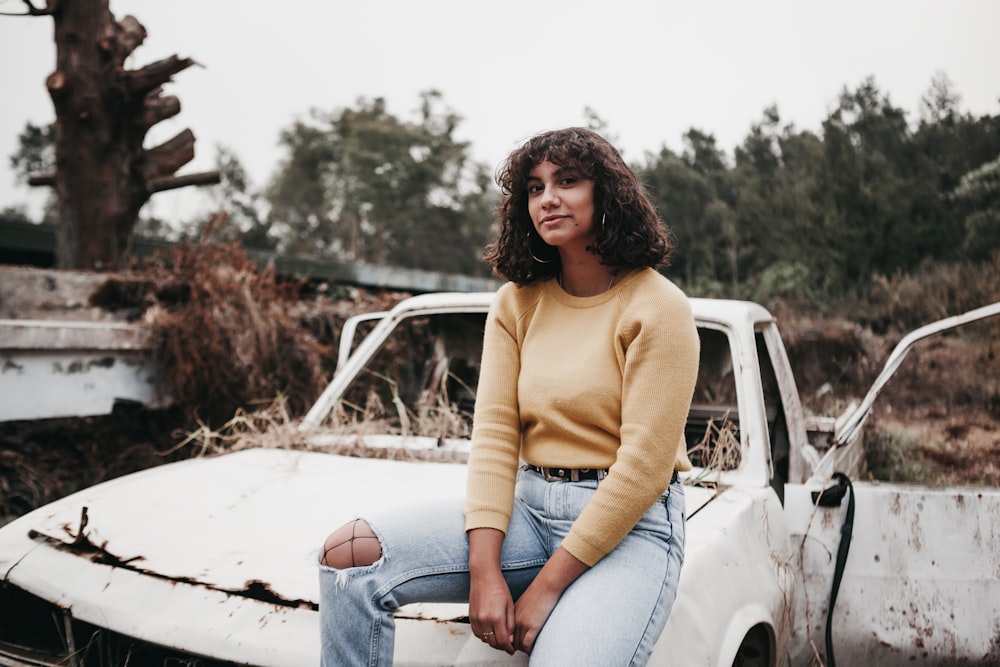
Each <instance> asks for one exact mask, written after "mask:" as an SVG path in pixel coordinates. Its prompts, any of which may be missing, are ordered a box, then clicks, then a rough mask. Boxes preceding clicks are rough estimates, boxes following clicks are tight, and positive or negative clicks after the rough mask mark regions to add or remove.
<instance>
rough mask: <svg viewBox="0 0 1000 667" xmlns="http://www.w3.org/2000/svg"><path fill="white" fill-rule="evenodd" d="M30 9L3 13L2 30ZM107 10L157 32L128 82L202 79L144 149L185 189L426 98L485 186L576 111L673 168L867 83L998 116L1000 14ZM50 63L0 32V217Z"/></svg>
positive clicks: (159, 5)
mask: <svg viewBox="0 0 1000 667" xmlns="http://www.w3.org/2000/svg"><path fill="white" fill-rule="evenodd" d="M36 4H44V3H42V2H41V0H37V1H36ZM23 7H24V5H23V2H22V1H21V0H0V11H3V12H20V11H23ZM111 10H112V12H113V13H114V14H115V16H116V17H118V18H121V17H123V16H125V15H126V14H132V15H134V16H135V17H136V18H138V19H139V21H140V22H141V23H142V24H143V25H145V27H146V29H147V31H148V33H149V36H148V37H147V39H146V42H145V43H144V44H143V45H142V46H141V47H140V48H139V49H137V50H136V52H135V53H134V54H133V56H132V58H131V60H130V61H129V63H128V65H129V66H130V67H135V68H138V67H141V66H143V65H145V64H148V63H150V62H152V61H155V60H158V59H160V58H164V57H167V56H169V55H172V54H177V55H179V56H182V57H191V58H194V59H195V60H196V61H198V62H199V63H200V64H201V65H202V67H198V68H192V69H189V70H186V71H184V72H181V73H180V74H178V75H176V76H175V78H174V82H173V83H171V84H168V86H167V91H166V92H167V94H171V95H176V96H178V97H179V98H180V101H181V105H182V110H181V113H180V115H179V116H178V117H176V118H175V119H171V120H169V121H165V122H163V123H161V124H159V125H157V126H156V127H155V128H154V129H153V131H152V132H151V134H150V137H149V139H148V140H147V145H151V144H152V143H156V142H159V141H162V140H164V139H166V138H168V137H170V136H172V135H173V134H175V133H176V132H178V131H180V130H182V129H184V128H190V129H191V130H192V131H194V133H195V136H196V137H197V139H198V141H197V148H196V151H197V157H196V158H195V161H194V162H192V163H190V164H188V165H187V166H186V167H184V168H183V169H182V170H181V173H185V172H193V171H202V170H207V169H211V168H212V167H213V156H214V147H215V145H217V144H221V145H224V146H226V147H227V148H230V149H231V150H233V151H234V152H235V153H236V154H237V155H238V156H239V158H240V159H241V160H242V161H243V163H244V166H246V168H247V169H248V171H249V172H250V175H251V177H252V179H253V182H254V185H255V186H258V187H260V186H263V185H264V184H265V182H266V180H267V178H268V177H269V176H270V174H271V173H272V171H273V169H274V166H275V164H276V162H277V161H278V159H279V158H280V157H281V153H280V151H279V149H278V146H277V141H278V135H279V132H280V131H281V130H282V129H283V128H285V127H287V126H288V125H289V124H291V123H292V122H293V120H294V119H295V118H296V117H302V116H304V115H306V114H307V113H308V111H309V109H311V108H320V109H324V110H334V109H338V108H341V107H345V106H351V105H353V104H354V103H355V101H356V100H357V98H358V97H360V96H365V97H384V98H385V99H386V101H387V103H388V108H389V110H390V111H391V112H393V113H395V114H396V115H397V116H400V117H403V118H405V119H411V118H414V117H413V116H412V115H411V114H412V113H413V111H414V110H415V109H416V108H417V105H418V103H419V97H418V96H419V93H420V91H422V90H427V89H430V88H436V89H439V90H440V91H442V92H443V94H444V100H445V102H446V103H447V105H448V106H450V107H451V108H452V109H453V110H454V111H455V112H457V113H458V114H460V115H461V116H462V117H463V118H464V121H463V122H462V124H461V125H460V126H459V129H458V132H457V134H458V136H459V138H460V139H464V140H468V141H470V142H471V144H472V149H473V154H474V157H476V159H478V160H481V161H483V162H486V163H487V164H488V165H489V166H490V168H491V169H492V168H495V167H496V165H497V164H498V163H499V162H500V161H501V160H502V159H503V158H504V156H505V155H506V154H507V152H508V151H509V150H510V149H511V148H512V147H514V146H515V145H516V144H518V143H519V142H520V141H521V140H523V139H524V138H526V137H528V136H530V135H531V134H534V133H535V132H536V131H538V130H541V129H548V128H553V127H561V126H566V125H575V124H582V123H583V122H584V114H583V110H584V108H585V107H591V108H592V109H594V110H595V111H596V112H597V113H598V115H600V116H601V117H602V118H603V119H604V120H605V121H607V123H608V125H609V130H610V132H611V134H613V135H614V136H615V137H616V138H617V139H618V145H619V147H620V148H621V149H622V150H623V152H624V153H625V157H626V159H629V160H638V159H640V158H641V157H642V156H643V154H644V153H645V152H646V151H657V150H659V148H660V147H661V146H663V145H666V146H668V147H670V148H671V149H673V150H675V151H680V150H681V149H682V148H683V144H682V135H683V134H684V133H685V132H686V131H687V130H688V129H689V128H692V127H695V128H698V129H700V130H702V131H705V132H708V133H711V134H714V135H715V137H716V139H717V141H718V145H719V146H720V147H721V148H723V149H724V150H725V151H726V152H727V153H729V154H730V155H731V153H732V149H733V148H734V147H735V146H736V145H738V144H739V143H740V142H741V141H742V140H743V138H744V137H745V136H746V134H747V132H748V131H749V129H750V126H751V124H752V123H754V122H756V121H758V120H759V119H760V118H761V117H762V112H763V110H764V109H765V107H767V106H769V105H772V104H773V105H776V106H777V108H778V111H779V113H780V114H781V118H782V121H783V123H793V124H794V125H795V126H796V127H797V128H799V129H809V130H818V129H819V124H820V122H821V120H822V119H823V118H824V117H825V116H826V115H827V114H828V113H829V111H830V110H831V108H833V106H834V105H835V103H836V99H837V96H838V93H839V92H840V91H841V90H842V89H843V88H844V87H845V86H846V87H848V88H850V89H852V90H853V89H854V88H856V87H857V86H858V84H860V83H861V82H863V81H864V80H865V78H866V77H869V76H872V77H874V78H875V81H876V83H877V84H878V86H879V87H880V89H881V90H882V91H883V92H884V93H887V94H888V95H889V96H890V98H891V100H892V102H893V103H894V104H895V105H896V106H899V107H902V108H904V109H906V110H907V111H908V113H909V117H910V119H911V121H912V120H916V119H917V117H918V110H919V103H920V99H921V97H922V96H923V95H924V93H925V92H926V91H927V89H928V87H929V86H930V84H931V80H932V78H933V77H934V76H935V75H936V74H937V73H939V72H943V73H944V74H946V75H947V76H948V78H949V79H950V80H951V81H952V83H953V84H954V89H955V91H956V92H958V93H959V94H960V95H961V98H962V99H961V104H960V107H961V109H962V110H963V111H966V112H969V113H972V114H975V115H982V114H987V113H989V114H997V113H1000V66H998V63H1000V1H998V0H840V1H839V2H836V3H832V2H823V3H820V2H809V1H804V0H763V1H752V0H742V1H740V0H698V1H695V0H684V1H683V2H675V1H664V0H614V1H611V2H608V1H602V2H597V1H595V0H576V1H575V2H551V1H547V0H507V1H506V2H488V3H487V2H474V1H472V0H465V1H460V0H423V1H422V2H417V1H411V0H382V1H377V0H356V1H354V2H349V3H348V2H340V1H339V0H329V1H321V0H314V1H313V2H305V1H303V0H286V1H284V2H268V3H265V2H261V1H259V0H160V1H155V2H154V1H151V0H146V1H145V2H143V1H142V0H112V1H111ZM54 61H55V47H54V45H53V42H52V21H51V19H49V18H46V17H39V18H30V17H29V18H20V17H18V18H12V17H4V16H0V63H2V64H0V208H2V207H4V206H9V205H15V204H19V203H23V202H26V201H28V200H29V194H30V193H29V188H27V187H26V186H15V181H14V174H13V171H12V170H11V169H10V167H9V156H10V155H11V154H12V153H13V152H14V151H15V150H16V148H17V135H18V134H19V132H20V131H21V130H22V129H23V127H24V124H25V123H26V122H27V121H29V120H30V121H32V122H34V123H36V124H41V123H47V122H51V121H52V120H53V119H54V113H53V111H52V105H51V101H50V100H49V98H48V95H47V93H46V91H45V87H44V80H45V77H46V75H47V74H48V73H49V72H50V71H51V70H52V69H53V66H54ZM181 192H182V191H178V192H177V193H162V194H159V195H156V196H154V198H153V200H152V201H153V204H152V207H153V208H152V212H154V213H155V214H156V215H158V216H163V217H170V216H172V215H174V214H179V212H181V211H184V210H187V207H189V205H190V195H188V196H187V197H186V198H185V197H183V196H182V195H181ZM184 201H186V202H188V203H187V204H184V203H181V202H184ZM149 206H150V205H147V209H146V212H147V213H149V212H150V208H149Z"/></svg>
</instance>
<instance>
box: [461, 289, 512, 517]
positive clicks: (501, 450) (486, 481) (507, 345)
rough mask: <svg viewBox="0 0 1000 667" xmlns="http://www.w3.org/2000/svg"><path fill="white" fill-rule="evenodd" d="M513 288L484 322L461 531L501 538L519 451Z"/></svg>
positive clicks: (497, 301)
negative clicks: (492, 531) (493, 532)
mask: <svg viewBox="0 0 1000 667" xmlns="http://www.w3.org/2000/svg"><path fill="white" fill-rule="evenodd" d="M514 289H515V288H514V286H513V285H511V284H507V285H506V286H505V287H503V288H501V290H500V292H499V293H498V294H497V297H496V299H495V301H494V304H493V306H492V307H491V308H490V312H489V314H488V315H487V318H486V329H485V332H484V336H483V356H482V363H481V366H480V374H479V386H478V389H477V390H476V408H475V416H474V419H473V427H472V448H471V452H470V455H469V469H468V477H467V482H466V496H465V529H466V530H472V529H474V528H496V529H497V530H501V531H503V532H504V533H506V532H507V526H508V524H509V522H510V516H511V512H512V511H513V507H514V483H515V481H516V479H517V466H518V457H519V454H520V449H521V423H520V416H519V409H518V400H517V382H518V376H519V374H520V367H521V364H520V353H519V346H518V342H517V321H518V312H517V308H516V307H515V304H516V302H515V299H514V296H513V292H514Z"/></svg>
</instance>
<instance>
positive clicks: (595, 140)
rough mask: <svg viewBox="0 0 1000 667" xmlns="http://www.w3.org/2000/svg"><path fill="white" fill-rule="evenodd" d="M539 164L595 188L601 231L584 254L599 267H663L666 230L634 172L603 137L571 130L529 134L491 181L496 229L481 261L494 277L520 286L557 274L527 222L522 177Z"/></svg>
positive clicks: (553, 257)
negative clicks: (590, 254) (546, 163)
mask: <svg viewBox="0 0 1000 667" xmlns="http://www.w3.org/2000/svg"><path fill="white" fill-rule="evenodd" d="M546 160H548V161H549V162H551V163H553V164H556V165H559V166H560V167H563V168H568V169H572V170H574V171H576V172H579V175H580V176H581V177H583V178H586V179H590V180H593V181H594V208H595V211H597V212H598V214H599V215H601V216H602V219H603V220H604V224H595V226H594V243H593V245H591V246H590V247H589V248H588V250H589V251H590V252H593V253H594V254H596V255H597V256H598V257H600V259H601V263H602V264H605V265H607V266H611V267H614V268H615V270H622V269H629V268H636V267H645V266H648V267H654V268H655V267H658V266H665V265H666V264H667V258H668V257H669V255H670V251H671V249H672V245H671V243H670V239H669V230H668V229H667V227H666V225H665V224H664V223H663V221H662V220H661V219H660V217H659V215H657V213H656V208H655V207H654V206H653V204H652V202H651V201H650V200H649V197H648V196H647V194H646V191H645V189H644V188H643V186H642V184H641V183H640V182H639V179H638V178H636V175H635V173H634V172H633V171H632V170H631V169H630V168H629V166H628V165H627V164H625V161H624V160H623V159H622V156H621V154H620V153H619V152H618V150H617V149H615V147H614V146H612V145H611V144H610V143H608V141H607V140H606V139H604V138H603V137H602V136H600V135H599V134H597V133H596V132H594V131H592V130H588V129H584V128H580V127H570V128H566V129H563V130H552V131H550V132H543V133H541V134H538V135H535V136H534V137H532V138H531V139H529V140H528V141H527V142H525V143H524V144H523V145H522V146H521V147H519V148H517V149H515V150H514V151H513V152H512V153H511V154H510V155H509V156H508V157H507V160H506V162H504V164H503V165H502V166H501V168H500V170H499V172H498V174H497V184H498V185H499V186H500V202H499V204H498V206H497V217H498V218H499V221H498V222H499V229H498V230H497V234H496V238H495V239H494V240H493V241H492V242H491V243H490V244H489V245H488V246H486V254H485V256H484V259H485V260H486V261H487V262H488V263H489V264H491V265H492V266H493V270H494V272H495V273H496V274H497V275H498V276H500V277H502V278H504V279H506V280H510V281H513V282H515V283H518V284H522V285H526V284H530V283H533V282H535V281H538V280H546V279H548V278H552V277H554V276H556V275H557V274H558V273H559V271H560V263H559V253H558V251H557V250H556V249H555V248H553V247H552V246H550V245H548V244H546V243H545V242H544V241H542V240H541V238H539V237H538V234H537V233H535V231H534V229H535V226H534V224H532V222H531V217H530V216H529V215H528V188H527V181H528V173H529V172H530V171H531V170H532V169H533V168H534V167H535V165H537V164H540V163H541V162H544V161H546ZM595 222H596V221H595Z"/></svg>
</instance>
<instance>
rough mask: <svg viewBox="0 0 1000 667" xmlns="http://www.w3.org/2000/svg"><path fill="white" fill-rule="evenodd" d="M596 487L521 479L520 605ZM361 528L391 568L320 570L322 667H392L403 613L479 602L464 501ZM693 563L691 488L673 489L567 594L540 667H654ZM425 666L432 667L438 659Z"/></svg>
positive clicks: (526, 474)
mask: <svg viewBox="0 0 1000 667" xmlns="http://www.w3.org/2000/svg"><path fill="white" fill-rule="evenodd" d="M598 483H599V482H597V481H594V480H585V481H580V482H547V481H545V479H544V478H543V477H542V476H541V475H539V474H538V473H537V472H533V471H524V470H522V471H520V472H519V473H518V480H517V487H516V493H515V500H514V512H513V514H512V516H511V521H510V525H509V527H508V530H507V535H506V537H505V538H504V542H503V548H502V551H501V557H500V560H501V568H502V570H503V574H504V577H505V579H506V580H507V584H508V585H509V586H510V590H511V593H512V595H513V596H514V599H515V600H516V599H517V598H518V596H519V595H520V594H521V593H522V592H524V590H525V589H526V588H527V587H528V584H530V583H531V581H532V580H533V579H534V577H535V575H536V574H537V573H538V571H539V569H540V568H541V567H542V565H543V564H544V563H545V561H546V560H547V559H548V558H549V556H550V555H551V554H552V553H553V552H554V551H555V550H556V548H557V547H558V546H559V544H560V543H561V541H562V539H563V537H565V535H566V534H567V533H568V532H569V529H570V526H572V524H573V521H574V520H575V519H576V517H577V516H578V515H579V514H580V512H581V510H582V509H583V507H584V505H585V504H586V503H587V501H588V500H589V498H590V496H591V495H592V494H593V491H594V489H595V488H596V487H597V484H598ZM363 518H365V520H367V521H368V523H369V524H370V525H371V527H372V529H373V530H374V531H375V534H376V535H378V537H379V540H380V541H381V545H382V558H381V559H380V560H378V561H377V562H376V563H375V564H373V565H371V566H364V567H353V568H348V569H345V570H336V569H333V568H330V567H326V566H324V565H319V569H320V574H319V577H320V606H319V613H320V629H321V641H322V646H321V649H322V665H323V666H324V667H333V666H348V665H349V666H352V667H353V666H361V665H365V666H380V667H388V666H389V665H392V664H393V651H394V642H395V621H394V618H393V614H394V612H395V610H396V609H397V608H399V607H400V606H401V605H405V604H411V603H414V602H429V603H433V602H467V601H468V599H469V562H468V561H469V545H468V539H467V537H466V534H465V517H464V515H463V511H462V503H461V501H459V502H452V503H441V504H436V505H430V506H426V505H424V506H421V505H420V504H416V505H414V506H411V507H405V508H400V509H399V511H397V512H393V513H391V514H385V515H379V516H375V515H372V516H365V517H363ZM683 554H684V489H683V486H682V485H681V483H680V482H674V483H673V484H671V485H670V487H669V488H668V489H667V491H666V492H665V493H664V494H663V496H662V497H661V498H660V499H659V500H658V501H657V502H656V503H654V504H653V506H652V507H651V508H649V510H647V511H646V513H645V514H644V515H643V517H642V518H641V519H640V520H639V522H638V523H637V524H636V526H635V528H633V529H632V531H631V532H630V533H629V534H628V535H627V536H626V537H625V538H624V539H623V540H622V541H621V542H620V543H619V544H618V546H617V547H615V549H614V550H613V551H612V552H611V553H610V554H608V555H607V556H605V557H604V558H603V559H601V560H600V561H598V563H597V564H596V565H595V566H594V567H593V568H591V569H590V570H588V571H587V572H585V573H584V574H583V575H582V576H581V577H580V578H579V579H577V580H576V581H575V582H574V583H573V584H572V585H571V586H570V587H569V588H567V589H566V591H565V593H563V596H562V597H561V598H560V600H559V604H557V605H556V607H555V609H554V610H553V612H552V614H551V615H550V616H549V619H548V620H547V621H546V623H545V625H544V626H543V628H542V631H541V633H540V634H539V635H538V638H537V640H536V642H535V645H534V648H533V650H532V653H531V664H534V665H553V666H555V665H574V666H577V665H595V666H600V667H607V666H609V665H611V666H614V667H619V666H624V665H644V664H645V663H646V662H647V660H648V659H649V655H650V653H651V652H652V650H653V645H654V644H655V643H656V640H657V639H658V638H659V636H660V633H661V632H662V630H663V627H664V625H665V624H666V622H667V616H668V614H669V613H670V608H671V606H672V605H673V602H674V598H675V597H676V595H677V582H678V578H679V576H680V569H681V563H682V561H683ZM471 641H478V639H475V638H473V639H471ZM431 650H432V649H431ZM407 657H409V658H416V657H417V656H414V655H412V654H410V655H408V656H407ZM421 657H423V656H421ZM497 657H498V658H501V657H506V656H505V655H504V654H502V653H498V655H497ZM427 660H428V661H429V662H433V656H427Z"/></svg>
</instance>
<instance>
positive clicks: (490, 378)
mask: <svg viewBox="0 0 1000 667" xmlns="http://www.w3.org/2000/svg"><path fill="white" fill-rule="evenodd" d="M698 351H699V341H698V333H697V329H696V327H695V324H694V319H693V317H692V314H691V307H690V304H689V303H688V301H687V298H686V297H685V296H684V294H683V293H682V292H681V291H680V289H678V288H677V287H676V286H675V285H674V284H673V283H672V282H670V281H669V280H668V279H667V278H665V277H663V276H662V275H660V274H659V273H658V272H656V271H655V270H653V269H640V270H636V271H633V272H632V273H630V274H628V275H626V276H625V277H624V278H622V279H621V280H620V281H619V282H618V283H617V284H616V285H615V286H614V287H613V288H612V289H611V290H609V291H608V292H605V293H604V294H600V295H597V296H591V297H574V296H570V295H568V294H567V293H566V292H564V291H563V290H562V288H561V287H560V286H559V285H558V284H557V282H556V281H555V280H549V281H546V282H543V283H538V284H533V285H525V286H518V285H515V284H514V283H507V284H505V285H504V286H503V287H501V288H500V290H499V292H498V293H497V295H496V298H495V301H494V303H493V306H492V308H491V309H490V314H489V316H488V318H487V322H486V333H485V338H484V343H483V359H482V369H481V373H480V381H479V389H478V392H477V398H476V411H475V420H474V425H473V430H472V454H471V456H470V460H469V476H468V489H467V493H466V501H465V517H466V529H467V530H471V529H473V528H496V529H498V530H501V531H504V532H506V530H507V526H508V523H509V521H510V516H511V512H512V509H513V503H514V481H515V478H516V475H517V468H518V465H519V463H520V462H521V461H523V462H526V463H531V464H534V465H539V466H552V467H562V468H609V469H610V472H609V473H608V476H607V478H606V479H605V480H604V481H602V482H601V483H600V485H599V486H598V489H597V491H596V492H595V493H594V495H593V497H592V498H591V500H590V502H589V503H588V504H587V506H586V507H585V508H584V510H583V512H581V514H580V516H579V517H578V518H577V520H576V521H575V522H574V524H573V528H572V530H571V531H570V533H569V535H568V536H567V537H566V539H565V540H564V541H563V544H562V546H563V547H565V548H566V549H567V550H568V551H569V552H570V553H571V554H573V556H575V557H576V558H578V559H579V560H581V561H582V562H584V563H586V564H587V565H593V564H594V563H596V562H597V561H599V560H600V559H601V558H602V557H604V556H605V555H606V554H607V553H609V552H610V551H611V550H612V549H614V547H615V545H617V544H618V542H620V541H621V539H622V538H623V537H624V536H625V535H626V534H627V533H628V532H629V531H630V530H631V529H632V527H633V526H634V525H635V524H636V522H637V521H638V520H639V518H640V517H641V516H642V514H643V513H644V512H645V511H646V510H647V509H648V508H649V507H650V505H652V504H653V502H655V501H656V499H657V498H658V497H659V496H660V495H661V494H662V493H663V492H664V490H665V489H666V488H667V486H668V485H669V483H670V477H671V475H672V473H673V471H674V469H675V468H676V469H678V470H687V469H689V468H690V463H689V461H688V458H687V452H686V450H685V447H684V441H683V434H684V422H685V420H686V419H687V413H688V408H689V407H690V404H691V396H692V393H693V392H694V384H695V380H696V377H697V373H698Z"/></svg>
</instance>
